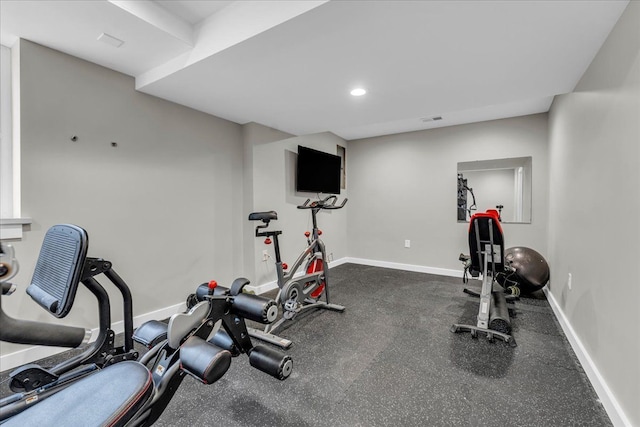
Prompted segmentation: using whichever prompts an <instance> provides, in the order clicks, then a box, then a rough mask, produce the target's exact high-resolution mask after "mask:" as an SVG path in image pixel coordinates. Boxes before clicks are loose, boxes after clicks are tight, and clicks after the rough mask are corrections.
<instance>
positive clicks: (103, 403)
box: [2, 361, 154, 427]
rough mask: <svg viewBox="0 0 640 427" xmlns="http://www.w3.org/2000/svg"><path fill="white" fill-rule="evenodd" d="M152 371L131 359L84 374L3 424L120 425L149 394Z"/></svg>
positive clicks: (139, 407) (146, 399)
mask: <svg viewBox="0 0 640 427" xmlns="http://www.w3.org/2000/svg"><path fill="white" fill-rule="evenodd" d="M153 390H154V388H153V380H152V377H151V373H150V372H149V370H148V369H147V368H145V367H144V366H143V365H142V364H140V363H138V362H134V361H126V362H120V363H116V364H115V365H111V366H109V367H107V368H104V369H102V370H101V371H99V372H97V373H95V374H92V375H89V376H88V377H86V378H83V379H81V380H79V381H77V382H75V383H73V384H72V385H70V386H69V387H67V388H65V389H64V390H61V391H59V392H57V393H55V394H53V395H52V396H50V397H48V398H46V399H45V400H43V401H42V402H39V403H37V404H35V405H34V406H32V407H31V408H29V409H26V410H24V411H22V412H20V413H19V414H17V415H15V416H14V417H12V418H10V419H9V420H7V422H6V423H5V424H3V425H2V426H3V427H5V426H20V427H24V426H38V427H45V426H57V427H59V426H84V427H89V426H123V425H125V424H126V423H127V422H128V421H129V420H130V419H131V418H132V417H133V416H134V415H135V414H136V413H137V412H138V411H139V410H140V409H141V408H142V407H143V406H144V404H145V403H146V402H147V401H148V400H149V399H150V398H151V397H152V395H153Z"/></svg>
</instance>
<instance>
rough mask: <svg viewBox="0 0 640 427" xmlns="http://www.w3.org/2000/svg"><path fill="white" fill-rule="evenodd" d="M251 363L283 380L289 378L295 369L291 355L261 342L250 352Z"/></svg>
mask: <svg viewBox="0 0 640 427" xmlns="http://www.w3.org/2000/svg"><path fill="white" fill-rule="evenodd" d="M249 363H250V364H251V366H253V367H254V368H256V369H260V370H261V371H262V372H264V373H267V374H269V375H271V376H272V377H274V378H277V379H279V380H281V381H282V380H285V379H287V377H289V375H291V371H292V370H293V360H292V359H291V356H289V355H287V354H284V353H282V352H281V351H279V350H276V349H275V348H271V347H266V346H264V345H260V344H258V345H256V346H255V347H253V349H252V350H251V353H249Z"/></svg>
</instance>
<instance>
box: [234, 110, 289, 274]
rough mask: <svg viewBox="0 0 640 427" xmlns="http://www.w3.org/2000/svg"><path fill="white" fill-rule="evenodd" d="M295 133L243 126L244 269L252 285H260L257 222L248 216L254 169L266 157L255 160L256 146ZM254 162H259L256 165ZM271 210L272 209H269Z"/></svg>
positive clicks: (260, 126)
mask: <svg viewBox="0 0 640 427" xmlns="http://www.w3.org/2000/svg"><path fill="white" fill-rule="evenodd" d="M293 136H294V135H291V134H288V133H285V132H282V131H279V130H277V129H273V128H270V127H267V126H263V125H261V124H259V123H253V122H252V123H247V124H245V125H243V126H242V139H243V144H244V170H243V174H244V175H243V176H244V178H243V193H242V199H243V212H242V221H243V225H242V233H243V234H242V242H243V251H242V254H243V260H244V265H243V271H242V274H243V275H244V277H246V278H248V279H249V280H251V282H252V285H260V284H261V283H257V282H256V259H255V256H256V252H255V251H256V245H257V243H256V237H255V231H254V230H255V225H256V224H255V223H254V222H251V221H249V220H248V219H247V218H248V217H249V214H250V213H251V212H254V211H255V210H256V209H254V191H253V169H254V167H260V164H262V163H263V162H264V159H261V158H259V157H258V158H256V159H255V160H254V155H253V151H254V147H256V146H258V145H263V144H270V143H272V142H276V141H281V140H283V139H288V138H291V137H293ZM254 163H257V164H256V165H254ZM269 210H271V209H269Z"/></svg>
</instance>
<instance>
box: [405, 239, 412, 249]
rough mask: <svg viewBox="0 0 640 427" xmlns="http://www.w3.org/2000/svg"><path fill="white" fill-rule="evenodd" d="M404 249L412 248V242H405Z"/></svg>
mask: <svg viewBox="0 0 640 427" xmlns="http://www.w3.org/2000/svg"><path fill="white" fill-rule="evenodd" d="M404 247H405V248H410V247H411V240H405V241H404Z"/></svg>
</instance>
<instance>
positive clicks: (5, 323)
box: [0, 225, 292, 426]
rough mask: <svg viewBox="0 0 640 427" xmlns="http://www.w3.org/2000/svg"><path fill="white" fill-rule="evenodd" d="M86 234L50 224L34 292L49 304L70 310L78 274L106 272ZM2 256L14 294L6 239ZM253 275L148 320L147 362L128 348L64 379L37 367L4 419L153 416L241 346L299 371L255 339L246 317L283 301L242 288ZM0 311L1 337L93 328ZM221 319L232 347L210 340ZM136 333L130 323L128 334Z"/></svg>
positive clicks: (265, 367) (64, 336) (76, 335)
mask: <svg viewBox="0 0 640 427" xmlns="http://www.w3.org/2000/svg"><path fill="white" fill-rule="evenodd" d="M87 242H88V238H87V236H86V232H85V231H84V230H82V229H81V228H79V227H76V226H71V225H60V226H55V227H52V229H50V230H49V232H48V233H47V235H46V237H45V242H44V243H43V250H42V251H41V253H40V257H39V258H38V263H37V265H36V273H34V279H33V280H32V283H31V285H30V286H29V288H27V289H28V291H27V292H28V293H29V294H30V295H31V296H32V297H33V298H34V299H36V298H37V299H36V301H45V302H47V303H49V304H48V305H47V309H48V310H50V311H52V312H68V311H69V310H70V309H71V306H72V303H73V299H74V296H75V289H76V288H77V284H78V283H77V282H78V280H82V283H83V284H85V285H86V286H87V287H89V285H87V283H89V284H90V283H91V280H88V279H87V278H86V277H85V273H84V271H85V269H88V270H94V273H95V274H99V273H98V272H97V271H98V270H99V269H98V268H94V267H97V266H98V265H99V263H98V264H96V261H95V260H96V259H91V258H86V256H85V254H86V249H87ZM5 254H8V256H5ZM2 255H3V256H2V260H1V261H2V263H0V279H1V281H2V293H3V294H8V293H9V292H10V291H12V290H14V289H15V287H14V286H13V285H11V284H9V283H8V282H6V280H8V278H10V271H11V270H13V271H14V272H15V271H16V269H17V263H15V262H14V261H9V262H5V261H8V260H10V259H13V251H12V249H9V247H8V246H6V245H3V246H2ZM101 261H104V260H101ZM92 266H93V267H92ZM78 272H79V273H78ZM102 272H104V270H103V271H102ZM86 274H88V273H86ZM105 275H106V273H105ZM108 277H109V276H108ZM39 279H42V280H39ZM94 280H95V279H94ZM120 280H121V279H120ZM247 284H248V280H246V279H236V281H234V283H233V284H232V285H231V287H230V288H228V289H227V288H223V287H221V286H217V284H216V283H215V282H213V281H211V282H209V283H208V286H207V288H208V290H207V294H206V295H205V296H204V300H203V301H201V302H199V303H198V304H196V305H195V306H194V307H192V308H191V309H190V310H189V311H188V312H187V313H180V314H176V315H174V316H172V317H171V318H170V319H169V322H168V323H163V322H158V321H151V322H147V323H145V324H143V325H142V326H141V327H140V328H138V329H137V330H136V332H135V334H134V335H133V339H135V340H136V341H138V342H141V343H143V344H145V345H146V346H147V347H148V348H149V351H148V352H146V353H145V354H144V355H143V356H142V358H140V360H139V361H133V360H130V359H129V358H124V357H123V358H120V359H121V360H114V358H113V357H111V358H109V357H108V355H102V356H105V359H108V360H114V361H113V363H108V362H107V363H103V364H101V366H94V367H93V369H91V370H88V371H87V370H86V369H85V368H81V369H80V371H81V374H79V375H75V376H71V375H74V374H73V372H69V374H68V375H69V376H67V377H66V379H64V380H61V378H62V375H60V377H59V378H57V379H54V380H53V381H51V380H50V379H49V378H47V375H44V374H46V373H47V371H48V370H46V369H44V368H40V369H39V370H37V369H36V370H35V371H34V372H33V373H32V374H30V375H27V376H26V377H25V378H26V379H23V380H22V385H23V386H25V385H30V387H31V388H30V390H28V391H27V390H26V387H23V388H24V389H25V390H24V391H23V392H21V393H16V394H15V395H13V396H9V397H8V398H6V399H3V400H2V406H1V407H0V415H1V418H0V420H1V421H2V423H3V425H7V426H24V425H42V426H46V425H87V426H89V425H109V426H121V425H136V426H147V425H151V424H153V422H154V421H155V420H157V419H158V417H159V416H160V415H161V414H162V412H163V411H164V409H165V408H166V407H167V405H168V403H169V402H170V400H171V398H172V396H173V395H174V394H175V392H176V391H177V389H178V387H179V385H180V383H181V382H182V380H183V379H184V378H185V376H186V375H190V376H193V377H195V378H196V379H198V380H199V381H201V382H202V383H204V384H212V383H213V382H215V381H217V380H218V379H219V378H221V377H222V376H223V375H224V374H225V373H226V371H227V369H228V368H229V366H230V362H231V358H232V357H233V356H237V355H239V354H241V353H245V354H247V355H248V356H249V362H250V364H251V366H253V367H255V368H257V369H260V370H261V371H263V372H266V373H268V374H269V375H271V376H274V377H275V378H277V379H280V380H283V379H286V378H287V377H288V376H289V375H290V374H291V370H292V361H291V357H289V356H287V355H284V354H282V353H280V352H279V351H277V350H275V349H272V348H270V347H266V346H260V345H258V346H253V345H252V343H251V340H250V338H249V334H248V332H247V329H246V324H245V320H244V319H245V318H248V319H251V320H253V321H257V322H260V323H269V322H272V321H273V320H275V319H276V317H277V305H276V303H275V301H273V300H271V299H268V298H264V297H260V296H256V295H249V294H244V293H242V289H243V287H244V286H246V285H247ZM34 286H35V287H34ZM100 288H101V287H100ZM34 295H36V296H35V297H34ZM105 297H106V293H105ZM105 304H106V307H105V306H104V305H105ZM105 309H106V311H105ZM108 311H109V307H108V297H106V301H105V300H101V301H100V319H101V320H100V322H101V325H102V323H103V322H104V316H105V315H107V314H108ZM0 316H1V319H2V331H1V335H0V338H1V339H2V340H7V341H11V342H21V343H24V344H44V345H56V346H75V344H76V343H77V341H78V340H80V341H83V339H84V336H85V330H84V329H81V328H74V327H69V326H60V325H48V324H43V323H39V322H28V321H21V320H16V319H12V318H10V317H8V316H7V315H6V314H4V312H3V311H2V310H1V307H0ZM125 320H126V319H125ZM221 326H222V328H224V331H225V333H226V336H228V337H229V339H230V343H228V345H227V348H220V347H218V346H216V345H214V344H212V343H210V342H208V340H209V338H210V337H212V336H214V335H217V331H218V330H222V329H221ZM43 329H44V333H43V332H42V330H43ZM101 329H102V326H101ZM101 334H102V330H101ZM18 336H20V338H19V341H18V338H17V337H18ZM131 338H132V337H131V336H129V334H128V333H127V327H126V326H125V341H129V340H131ZM95 348H96V345H95V344H94V345H90V346H89V350H91V351H89V350H86V351H84V352H83V353H82V355H84V356H86V355H87V354H89V355H92V354H93V353H94V351H93V350H92V349H95ZM100 348H102V347H100ZM87 360H89V361H90V360H94V358H92V357H90V358H88V359H87V358H86V357H82V358H80V357H75V358H72V359H70V361H67V362H65V363H63V364H62V365H63V366H71V365H80V364H82V362H86V361H87ZM78 361H80V362H78ZM98 361H100V359H98ZM71 362H73V363H71ZM116 362H118V363H116ZM94 365H95V364H94ZM58 366H61V365H58ZM56 368H57V367H56ZM51 371H52V372H51V374H57V371H58V369H53V370H51ZM38 372H40V373H41V375H38ZM42 373H44V374H42ZM14 380H15V378H14V379H13V380H12V383H13V382H14ZM36 382H38V384H36Z"/></svg>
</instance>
